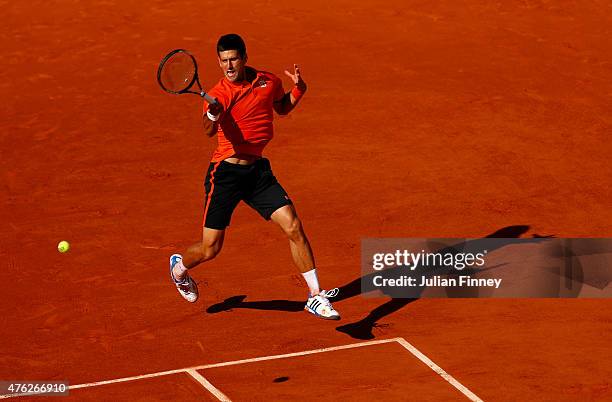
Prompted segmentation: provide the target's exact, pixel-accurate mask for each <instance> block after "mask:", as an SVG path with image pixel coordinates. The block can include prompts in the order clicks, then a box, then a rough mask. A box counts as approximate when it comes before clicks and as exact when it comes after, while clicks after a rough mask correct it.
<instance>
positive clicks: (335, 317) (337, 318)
mask: <svg viewBox="0 0 612 402" xmlns="http://www.w3.org/2000/svg"><path fill="white" fill-rule="evenodd" d="M304 311H306V312H308V313H310V314H312V315H314V316H315V317H317V318H320V319H322V320H328V321H339V320H340V316H339V315H337V316H334V317H325V316H323V315H321V314H317V313H316V312H313V311H312V310H309V309H308V308H305V309H304Z"/></svg>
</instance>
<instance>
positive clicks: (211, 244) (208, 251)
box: [202, 238, 223, 261]
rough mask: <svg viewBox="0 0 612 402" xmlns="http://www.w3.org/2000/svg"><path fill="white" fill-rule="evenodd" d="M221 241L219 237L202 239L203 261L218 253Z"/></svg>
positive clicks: (221, 244)
mask: <svg viewBox="0 0 612 402" xmlns="http://www.w3.org/2000/svg"><path fill="white" fill-rule="evenodd" d="M222 246H223V241H222V240H221V239H217V238H215V239H204V240H203V241H202V258H203V259H204V261H208V260H212V259H213V258H215V257H216V256H217V254H219V252H220V251H221V247H222Z"/></svg>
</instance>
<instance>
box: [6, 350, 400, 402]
mask: <svg viewBox="0 0 612 402" xmlns="http://www.w3.org/2000/svg"><path fill="white" fill-rule="evenodd" d="M397 339H398V338H392V339H381V340H378V341H368V342H359V343H351V344H348V345H341V346H332V347H329V348H322V349H313V350H306V351H304V352H296V353H287V354H284V355H273V356H264V357H256V358H253V359H244V360H235V361H230V362H223V363H213V364H206V365H203V366H195V367H187V368H182V369H176V370H168V371H160V372H157V373H150V374H143V375H135V376H132V377H123V378H115V379H113V380H105V381H96V382H89V383H86V384H77V385H70V386H69V387H68V390H69V391H70V390H73V389H79V388H90V387H98V386H100V385H108V384H117V383H121V382H129V381H136V380H144V379H146V378H154V377H163V376H166V375H172V374H178V373H185V372H188V371H189V370H203V369H207V368H214V367H224V366H231V365H234V364H244V363H252V362H259V361H263V360H274V359H283V358H286V357H296V356H304V355H311V354H314V353H323V352H331V351H334V350H342V349H352V348H360V347H364V346H370V345H378V344H381V343H391V342H397ZM23 395H24V394H7V395H0V399H6V398H13V397H17V396H23ZM28 395H29V394H28Z"/></svg>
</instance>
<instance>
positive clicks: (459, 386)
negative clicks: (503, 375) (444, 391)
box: [396, 338, 483, 402]
mask: <svg viewBox="0 0 612 402" xmlns="http://www.w3.org/2000/svg"><path fill="white" fill-rule="evenodd" d="M396 340H397V342H398V343H399V344H400V345H402V346H403V347H405V348H406V349H407V350H408V351H409V352H410V353H412V354H413V355H415V356H416V357H417V359H419V360H420V361H422V362H423V363H425V364H427V365H428V366H429V368H430V369H432V370H433V371H435V372H436V373H437V374H438V375H439V376H440V377H442V378H444V379H445V380H446V381H448V382H449V383H450V384H451V385H452V386H453V387H455V388H457V389H458V390H459V391H461V393H462V394H463V395H465V396H467V397H468V398H469V399H470V400H471V401H474V402H483V401H482V399H480V398H479V397H477V396H476V394H474V393H473V392H472V391H470V390H469V389H467V387H465V386H464V385H463V384H461V383H460V382H459V381H457V380H455V379H454V378H453V376H452V375H450V374H448V373H447V372H446V371H444V370H442V368H441V367H440V366H438V365H437V364H436V363H434V362H432V361H431V359H430V358H429V357H427V356H425V355H424V354H423V353H421V352H420V351H419V350H418V349H417V348H415V347H414V346H412V345H411V344H410V343H409V342H408V341H407V340H405V339H404V338H396Z"/></svg>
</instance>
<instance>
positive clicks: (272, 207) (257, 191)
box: [204, 158, 291, 230]
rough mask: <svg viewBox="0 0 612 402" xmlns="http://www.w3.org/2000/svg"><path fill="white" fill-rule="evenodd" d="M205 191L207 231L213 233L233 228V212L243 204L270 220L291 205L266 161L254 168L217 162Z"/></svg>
mask: <svg viewBox="0 0 612 402" xmlns="http://www.w3.org/2000/svg"><path fill="white" fill-rule="evenodd" d="M204 188H205V190H206V198H205V199H204V227H207V228H210V229H219V230H222V229H225V228H226V227H227V226H229V224H230V220H231V218H232V212H234V209H235V208H236V206H237V205H238V203H239V202H240V201H241V200H242V201H244V202H246V203H247V204H248V205H249V206H250V207H251V208H253V209H254V210H256V211H257V212H258V213H259V215H261V216H262V217H263V218H264V219H266V220H270V216H271V215H272V213H274V211H276V210H277V209H279V208H280V207H283V206H285V205H290V204H291V200H290V199H289V196H288V195H287V192H286V191H285V190H284V189H283V188H282V187H281V185H280V184H279V183H278V181H277V180H276V177H274V174H272V168H271V167H270V161H269V160H267V159H266V158H262V159H258V160H257V161H255V163H253V164H251V165H236V164H233V163H229V162H225V161H221V162H213V163H211V164H210V166H209V168H208V172H207V173H206V179H205V181H204Z"/></svg>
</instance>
